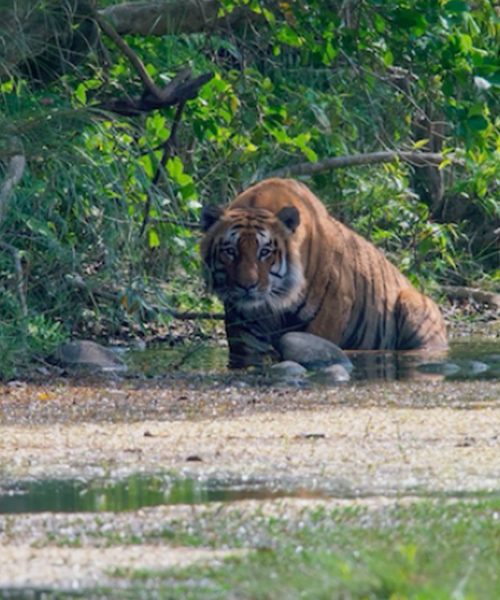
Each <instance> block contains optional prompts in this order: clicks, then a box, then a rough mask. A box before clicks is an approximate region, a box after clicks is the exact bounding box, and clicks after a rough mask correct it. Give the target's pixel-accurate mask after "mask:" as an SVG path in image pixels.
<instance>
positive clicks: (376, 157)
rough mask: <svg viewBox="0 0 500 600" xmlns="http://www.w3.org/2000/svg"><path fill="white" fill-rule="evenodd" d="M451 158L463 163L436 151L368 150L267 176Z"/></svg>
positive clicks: (435, 162) (432, 162) (429, 162)
mask: <svg viewBox="0 0 500 600" xmlns="http://www.w3.org/2000/svg"><path fill="white" fill-rule="evenodd" d="M446 159H449V160H450V161H451V162H452V163H453V164H462V163H461V161H459V160H458V159H455V158H454V157H453V155H451V154H447V155H443V154H439V153H435V152H388V151H383V152H368V153H366V154H353V155H349V156H333V157H331V158H325V159H324V160H319V161H317V162H307V163H299V164H297V165H291V166H289V167H284V168H282V169H277V170H276V171H271V173H268V174H267V175H266V177H288V176H290V175H314V174H315V173H322V172H323V171H329V170H330V169H342V168H345V167H355V166H359V165H374V164H378V163H386V162H395V161H397V160H403V161H406V162H409V163H411V164H413V165H415V166H417V167H426V166H428V165H440V164H441V163H442V162H443V161H444V160H446Z"/></svg>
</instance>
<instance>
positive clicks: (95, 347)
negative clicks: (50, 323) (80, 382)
mask: <svg viewBox="0 0 500 600" xmlns="http://www.w3.org/2000/svg"><path fill="white" fill-rule="evenodd" d="M48 362H50V363H52V364H55V365H58V366H60V367H64V368H67V369H73V370H82V371H92V372H99V371H101V372H113V373H118V372H124V371H126V370H127V365H126V364H125V363H124V362H123V361H122V360H121V358H120V357H119V356H118V355H117V354H116V353H115V352H114V351H113V350H111V349H110V348H106V347H105V346H101V345H100V344H97V343H96V342H91V341H89V340H80V341H74V342H69V343H68V344H63V345H62V346H59V348H57V349H56V350H55V351H54V352H53V353H52V354H51V356H49V358H48Z"/></svg>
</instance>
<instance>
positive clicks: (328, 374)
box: [312, 364, 351, 384]
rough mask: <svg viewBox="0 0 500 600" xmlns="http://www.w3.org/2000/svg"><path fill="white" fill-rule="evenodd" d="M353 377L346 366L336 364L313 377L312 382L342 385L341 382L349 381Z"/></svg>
mask: <svg viewBox="0 0 500 600" xmlns="http://www.w3.org/2000/svg"><path fill="white" fill-rule="evenodd" d="M350 379H351V376H350V375H349V371H348V370H347V369H346V367H345V365H342V364H336V365H330V366H329V367H325V368H324V369H321V370H320V371H317V372H316V373H314V374H313V375H312V380H313V381H315V382H316V383H323V384H328V383H340V382H341V381H349V380H350Z"/></svg>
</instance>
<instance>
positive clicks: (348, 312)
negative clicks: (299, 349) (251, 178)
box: [200, 178, 447, 368]
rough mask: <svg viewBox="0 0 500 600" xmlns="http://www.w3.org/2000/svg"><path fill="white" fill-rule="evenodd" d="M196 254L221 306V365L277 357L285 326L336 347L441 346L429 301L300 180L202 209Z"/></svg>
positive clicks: (442, 329)
mask: <svg viewBox="0 0 500 600" xmlns="http://www.w3.org/2000/svg"><path fill="white" fill-rule="evenodd" d="M200 225H201V230H202V239H201V241H200V254H201V258H202V264H203V265H204V272H205V278H206V279H207V282H208V284H209V288H210V289H211V290H212V291H213V292H215V294H217V295H218V297H219V298H220V300H221V301H222V302H223V304H224V313H225V328H226V335H227V339H228V345H229V367H230V368H241V367H248V366H252V365H253V366H259V365H262V364H263V360H264V357H266V356H267V355H269V356H270V357H272V358H279V340H280V338H281V336H282V335H283V334H284V333H285V332H288V331H303V332H307V333H312V334H315V335H317V336H320V337H322V338H326V339H327V340H330V341H331V342H333V343H335V344H336V345H337V346H340V348H342V349H343V350H416V349H444V348H446V347H447V337H446V326H445V322H444V319H443V316H442V314H441V312H440V309H439V307H438V305H437V304H436V303H435V302H434V301H433V300H431V298H429V297H428V296H426V295H424V294H423V293H421V292H419V291H418V290H417V289H416V288H415V287H414V286H413V285H412V284H411V282H410V281H409V280H408V279H407V278H406V277H405V276H404V275H403V274H402V273H401V272H400V271H399V269H397V267H396V266H394V265H393V264H392V263H391V262H389V260H388V259H387V258H386V257H385V256H384V254H383V253H382V252H381V251H380V250H379V249H377V248H376V247H375V246H374V245H373V244H372V243H371V242H369V241H368V240H366V239H364V238H363V237H361V236H360V235H358V234H357V233H355V232H354V231H353V230H352V229H350V228H349V227H348V226H346V225H344V224H343V223H341V222H340V221H338V220H336V219H335V218H334V217H332V216H330V214H329V213H328V211H327V209H326V207H325V206H324V205H323V203H322V202H321V201H320V200H319V199H318V198H317V197H316V196H315V195H314V194H313V192H312V191H311V190H310V189H309V188H308V187H306V186H305V185H304V184H302V183H299V182H298V181H295V180H293V179H281V178H272V179H266V180H264V181H261V182H259V183H257V184H256V185H253V186H252V187H250V188H248V189H247V190H245V191H244V192H242V193H241V194H239V195H238V196H237V197H236V198H235V199H234V200H233V201H232V202H231V203H230V204H229V205H228V206H227V207H225V208H222V207H220V206H215V205H206V206H204V207H203V209H202V212H201V223H200Z"/></svg>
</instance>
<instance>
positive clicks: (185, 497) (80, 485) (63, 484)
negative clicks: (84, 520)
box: [0, 475, 303, 514]
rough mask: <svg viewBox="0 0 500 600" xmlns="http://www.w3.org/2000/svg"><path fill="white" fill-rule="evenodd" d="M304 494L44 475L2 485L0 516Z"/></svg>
mask: <svg viewBox="0 0 500 600" xmlns="http://www.w3.org/2000/svg"><path fill="white" fill-rule="evenodd" d="M297 495H303V494H302V493H301V491H300V490H295V491H293V490H285V489H273V488H272V487H270V486H269V485H265V486H264V485H263V484H262V483H261V484H258V483H254V484H249V483H245V484H241V483H239V484H238V483H235V482H229V481H217V480H212V481H209V482H205V483H200V482H198V481H196V480H195V479H172V478H169V477H161V476H144V475H133V476H131V477H128V478H126V479H124V480H120V481H108V480H93V481H83V480H79V479H42V480H35V481H25V480H24V481H20V482H15V483H12V484H10V485H8V486H4V487H0V514H14V513H16V514H19V513H39V512H65V513H66V512H108V511H109V512H122V511H132V510H138V509H140V508H143V507H146V506H159V505H165V504H199V503H204V502H235V501H238V500H250V499H254V500H255V499H260V500H263V499H272V498H280V497H283V496H297Z"/></svg>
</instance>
